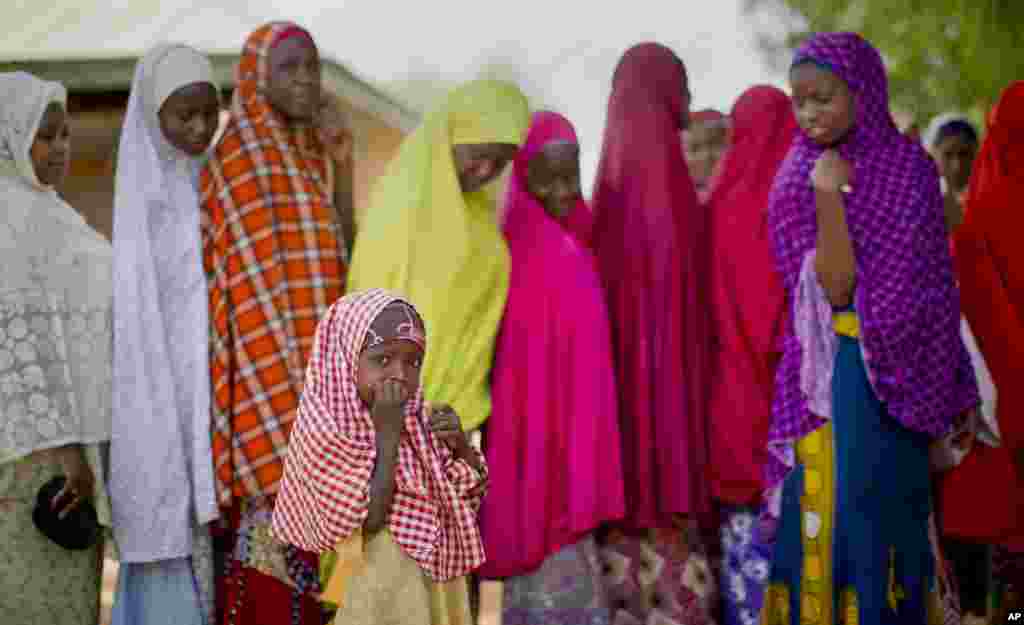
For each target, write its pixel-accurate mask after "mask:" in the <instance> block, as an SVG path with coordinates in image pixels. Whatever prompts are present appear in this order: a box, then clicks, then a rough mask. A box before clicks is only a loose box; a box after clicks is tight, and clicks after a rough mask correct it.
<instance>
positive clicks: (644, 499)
mask: <svg viewBox="0 0 1024 625" xmlns="http://www.w3.org/2000/svg"><path fill="white" fill-rule="evenodd" d="M688 109H689V98H688V95H687V79H686V69H685V68H684V66H683V63H682V61H680V60H679V58H678V57H677V56H676V55H675V54H674V53H673V52H672V51H671V50H669V49H668V48H666V47H665V46H662V45H660V44H656V43H644V44H640V45H637V46H634V47H633V48H631V49H630V50H629V51H627V52H626V54H625V55H624V56H623V58H622V60H621V61H620V62H619V65H618V67H617V68H616V70H615V77H614V79H613V84H612V95H611V98H610V99H609V102H608V117H607V126H606V128H605V135H604V146H603V148H602V153H601V162H600V165H599V167H598V174H597V183H596V186H595V188H594V195H593V206H594V213H595V219H596V221H595V224H594V250H595V253H596V255H597V259H598V268H599V270H600V273H601V278H602V280H603V282H604V285H605V292H606V293H607V301H608V314H609V315H610V319H611V323H612V339H613V350H614V351H613V353H614V355H615V362H616V378H617V380H618V384H619V387H618V388H619V410H620V412H621V419H620V423H621V424H622V425H621V427H622V437H623V462H624V466H625V474H626V502H627V505H626V510H627V515H628V516H627V519H626V525H627V527H631V528H634V529H643V528H651V527H670V526H671V525H670V524H671V523H672V521H673V515H674V514H684V515H690V516H695V517H697V518H698V519H700V520H702V521H706V522H708V521H710V519H709V518H708V513H710V510H711V505H710V503H711V502H710V494H709V486H708V481H707V480H708V466H707V464H708V440H707V426H706V422H707V395H708V391H707V389H708V385H709V384H710V382H711V378H710V376H709V371H708V369H709V359H710V348H711V342H710V340H709V331H710V302H709V301H708V286H707V285H708V274H709V268H708V263H709V256H708V254H709V250H708V245H709V243H708V232H707V224H706V223H705V214H704V211H703V210H702V209H700V208H699V207H698V205H697V194H696V193H695V191H694V188H693V181H692V180H691V179H690V174H689V171H688V170H687V167H686V161H685V159H684V157H683V151H682V150H681V149H680V146H679V131H680V129H681V126H682V121H683V119H684V117H685V113H686V111H687V110H688Z"/></svg>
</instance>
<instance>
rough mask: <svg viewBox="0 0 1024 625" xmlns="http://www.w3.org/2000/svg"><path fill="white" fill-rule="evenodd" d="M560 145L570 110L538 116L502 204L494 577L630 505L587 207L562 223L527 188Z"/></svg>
mask: <svg viewBox="0 0 1024 625" xmlns="http://www.w3.org/2000/svg"><path fill="white" fill-rule="evenodd" d="M553 141H567V142H572V143H576V134H575V132H574V131H573V128H572V126H571V125H570V123H569V122H568V121H567V120H566V119H565V118H564V117H562V116H561V115H558V114H556V113H549V112H540V113H536V114H535V115H534V116H533V124H532V125H531V127H530V131H529V134H528V136H527V139H526V145H525V146H524V147H523V148H522V150H520V152H519V155H518V156H517V157H516V160H515V162H514V164H513V166H512V177H511V180H510V181H509V188H508V194H507V197H506V200H505V219H504V230H505V236H506V237H507V239H508V246H509V252H510V254H511V258H512V272H511V277H510V283H509V294H508V303H507V305H506V308H505V316H504V319H503V321H502V325H501V330H500V334H499V336H498V345H497V352H496V355H495V364H494V370H493V386H492V393H493V411H492V413H491V417H490V419H489V420H488V422H487V436H486V452H487V463H488V465H489V469H490V485H489V487H488V494H487V497H485V499H484V504H483V508H482V509H481V530H482V532H483V537H484V546H485V549H486V551H487V562H486V563H485V564H484V565H483V567H482V568H481V569H480V571H479V573H480V575H481V576H483V577H485V578H500V577H510V576H518V575H523V574H526V573H529V572H531V571H533V570H534V569H536V568H537V567H539V566H540V565H541V563H543V561H544V560H545V558H547V557H548V556H549V555H551V554H553V553H555V552H556V551H558V550H559V549H561V548H562V547H564V546H566V545H570V544H573V543H575V542H576V541H578V540H579V539H581V538H582V537H583V536H584V535H586V534H587V533H589V532H591V531H593V530H594V529H595V528H596V527H597V526H598V525H599V524H601V523H603V522H605V521H611V520H616V519H619V518H621V517H622V515H623V514H624V512H625V500H624V496H623V484H622V463H621V460H620V451H619V440H620V438H619V425H618V410H617V398H616V395H615V375H614V368H613V365H612V355H611V334H610V329H609V327H608V315H607V313H606V310H605V303H604V294H603V292H602V290H601V284H600V281H599V279H598V276H597V269H596V267H595V264H594V258H593V256H592V255H591V253H590V250H589V249H588V247H587V245H586V244H585V243H584V241H586V240H587V239H589V236H590V233H589V232H590V222H591V217H590V209H589V208H587V205H586V204H585V203H584V202H583V198H582V197H581V198H580V200H579V202H578V203H577V204H576V208H575V209H574V210H573V211H572V212H571V213H570V214H569V215H568V216H567V219H566V220H564V225H563V224H560V223H559V222H558V221H556V220H555V219H554V218H552V217H550V216H549V215H548V214H547V212H545V210H544V207H543V206H541V204H540V203H539V202H538V201H537V200H535V199H534V198H533V196H531V195H530V193H529V192H528V191H527V190H526V189H527V187H526V170H527V165H528V163H529V162H530V159H532V158H533V157H534V156H536V155H537V153H538V152H540V150H541V149H542V148H543V147H544V146H545V145H547V144H548V143H551V142H553Z"/></svg>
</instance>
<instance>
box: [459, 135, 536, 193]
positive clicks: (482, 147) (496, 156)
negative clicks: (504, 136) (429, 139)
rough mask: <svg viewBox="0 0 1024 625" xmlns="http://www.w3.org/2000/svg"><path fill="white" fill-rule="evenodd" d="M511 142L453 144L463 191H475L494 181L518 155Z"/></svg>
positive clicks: (516, 147)
mask: <svg viewBox="0 0 1024 625" xmlns="http://www.w3.org/2000/svg"><path fill="white" fill-rule="evenodd" d="M518 150H519V146H517V145H514V144H511V143H460V144H456V145H454V146H452V160H453V161H454V162H455V173H456V174H457V175H458V177H459V186H460V187H461V188H462V192H463V193H473V192H475V191H479V190H480V189H482V188H484V187H485V186H487V184H489V183H490V182H492V181H494V180H495V179H496V178H497V177H498V176H500V175H501V172H502V171H503V170H504V169H505V167H506V166H507V165H508V163H509V161H511V160H512V159H513V158H515V156H516V152H517V151H518Z"/></svg>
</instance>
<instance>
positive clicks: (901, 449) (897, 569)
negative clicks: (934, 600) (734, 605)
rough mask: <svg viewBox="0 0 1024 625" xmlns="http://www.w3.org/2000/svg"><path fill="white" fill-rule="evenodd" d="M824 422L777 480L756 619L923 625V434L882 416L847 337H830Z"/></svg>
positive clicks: (930, 565)
mask: <svg viewBox="0 0 1024 625" xmlns="http://www.w3.org/2000/svg"><path fill="white" fill-rule="evenodd" d="M838 338H839V353H838V356H837V358H836V364H835V371H834V375H833V378H832V420H831V421H830V422H829V423H827V424H826V425H825V426H822V427H821V428H819V429H818V430H816V431H815V432H812V433H811V434H809V435H807V436H806V437H804V439H802V440H801V441H800V442H799V443H798V445H797V468H796V470H795V471H793V473H792V474H790V475H789V477H788V478H787V480H786V483H785V484H784V485H783V494H782V519H781V523H780V526H779V529H778V535H777V542H776V544H775V553H774V556H773V566H772V573H771V581H770V583H769V586H768V589H767V591H766V594H765V599H764V607H763V612H762V614H763V621H762V623H763V625H804V624H808V623H820V624H822V625H836V624H840V623H842V624H846V625H854V624H864V625H925V623H926V622H927V607H928V593H929V590H930V584H931V580H932V578H933V575H934V559H933V555H932V552H931V548H930V545H929V542H928V517H929V512H930V510H931V492H930V478H929V464H928V445H929V439H928V437H927V436H926V435H924V434H920V433H916V432H912V431H910V430H908V429H906V428H904V427H903V426H902V425H900V424H899V423H898V422H897V421H896V420H895V419H893V418H892V417H890V416H889V415H888V413H887V412H886V410H885V406H884V405H882V404H881V403H880V402H879V400H878V398H877V397H876V396H875V394H874V391H873V390H872V388H871V385H870V382H869V381H868V377H867V371H866V369H865V367H864V361H863V357H862V354H861V349H860V344H859V342H858V341H857V340H856V339H853V338H849V337H846V336H839V337H838Z"/></svg>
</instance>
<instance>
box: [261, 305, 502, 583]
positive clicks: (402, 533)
mask: <svg viewBox="0 0 1024 625" xmlns="http://www.w3.org/2000/svg"><path fill="white" fill-rule="evenodd" d="M395 302H402V303H404V304H406V305H408V306H409V308H410V309H412V310H413V311H415V308H413V307H412V304H410V303H409V302H406V301H405V300H403V299H401V298H399V297H397V296H395V295H393V294H391V293H388V292H387V291H383V290H379V289H374V290H369V291H362V292H359V293H353V294H350V295H347V296H345V297H343V298H342V299H340V300H338V301H337V302H336V303H335V304H334V305H333V306H331V307H330V309H329V310H328V311H327V315H326V316H325V317H324V318H323V319H322V320H321V321H320V324H319V325H318V327H317V330H316V341H315V344H314V347H313V354H312V356H311V358H310V360H309V365H308V367H307V369H306V382H305V387H304V391H303V394H302V400H301V402H300V405H299V409H298V413H297V415H296V419H295V426H294V429H293V430H292V438H291V443H290V445H289V451H288V457H287V459H286V461H285V471H284V478H283V480H282V482H281V488H280V491H279V493H278V496H277V503H276V507H275V510H274V516H273V526H272V531H273V533H274V535H275V536H276V537H277V538H279V539H280V540H283V541H285V542H287V543H290V544H292V545H295V546H297V547H299V548H301V549H305V550H307V551H312V552H316V553H323V552H326V551H330V550H332V549H334V547H335V545H337V543H338V542H339V541H341V540H343V539H344V538H347V537H348V536H350V535H351V534H352V532H354V531H355V530H357V529H358V528H359V527H361V526H362V524H363V523H364V522H365V520H366V515H367V511H368V508H369V503H370V482H371V478H372V475H373V467H374V460H375V458H376V444H375V433H374V426H373V421H372V420H371V417H370V411H369V409H368V408H367V407H366V406H365V404H364V403H363V402H362V400H361V399H360V398H359V393H358V390H357V387H356V373H357V371H356V368H357V366H358V362H359V355H360V353H361V352H362V350H363V348H364V347H365V346H366V342H367V339H368V336H375V334H372V333H370V328H371V326H372V325H373V323H374V320H375V319H376V318H377V317H378V316H379V315H380V314H381V313H382V312H383V311H384V310H385V309H386V308H388V306H389V305H390V304H392V303H395ZM398 456H399V460H398V465H397V468H396V471H397V475H396V476H395V496H394V501H393V502H392V506H391V511H390V515H389V517H388V528H389V529H390V530H391V534H392V536H394V538H395V541H396V542H397V543H398V544H399V546H400V547H401V548H402V549H403V550H404V551H405V552H406V553H407V554H408V555H409V556H410V557H412V558H413V559H414V560H416V562H417V563H419V565H420V566H421V567H422V568H423V569H424V571H426V573H427V574H428V575H429V576H430V577H431V578H432V579H434V580H437V581H445V580H449V579H454V578H456V577H460V576H463V575H466V574H467V573H469V572H471V571H472V570H474V569H475V568H477V567H479V566H480V565H481V564H482V563H483V562H484V550H483V543H482V541H481V540H480V532H479V529H478V527H477V520H476V511H477V509H478V507H479V503H480V496H479V495H476V496H474V495H471V494H470V492H471V491H472V490H473V489H474V488H475V487H476V486H477V485H478V484H479V483H480V482H481V480H485V479H486V475H479V474H478V473H477V472H475V471H474V470H473V469H472V468H470V467H469V465H467V464H466V463H465V462H462V461H456V460H454V458H453V457H452V454H451V452H450V451H449V449H448V447H447V446H446V445H445V444H444V443H443V442H441V441H440V440H438V439H437V438H435V437H434V435H433V434H432V433H431V432H430V429H429V427H428V423H427V415H426V413H425V411H424V409H423V394H422V391H418V392H417V393H416V395H415V397H413V398H412V399H411V400H410V401H409V402H408V403H407V405H406V413H405V429H404V431H403V433H402V440H401V442H400V444H399V452H398Z"/></svg>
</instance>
